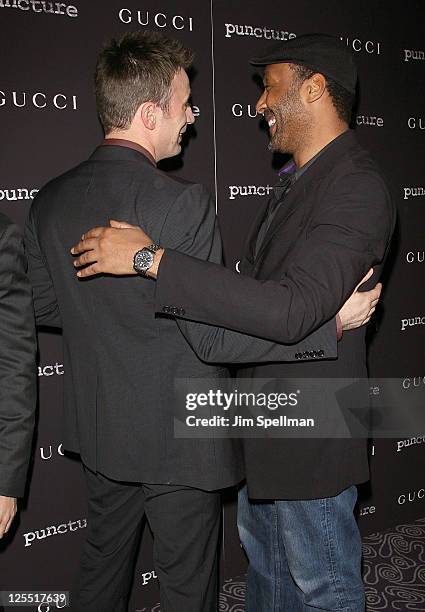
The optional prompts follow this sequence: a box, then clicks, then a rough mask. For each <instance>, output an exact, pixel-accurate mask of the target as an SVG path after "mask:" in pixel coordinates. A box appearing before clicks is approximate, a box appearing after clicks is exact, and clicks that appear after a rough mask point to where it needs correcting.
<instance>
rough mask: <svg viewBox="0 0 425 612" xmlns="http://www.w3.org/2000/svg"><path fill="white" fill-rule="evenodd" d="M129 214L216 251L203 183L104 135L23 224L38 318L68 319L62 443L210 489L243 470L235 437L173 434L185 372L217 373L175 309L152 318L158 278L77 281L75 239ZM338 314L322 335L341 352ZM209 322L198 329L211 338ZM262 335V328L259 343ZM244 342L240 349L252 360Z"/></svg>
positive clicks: (188, 247) (114, 466)
mask: <svg viewBox="0 0 425 612" xmlns="http://www.w3.org/2000/svg"><path fill="white" fill-rule="evenodd" d="M109 219H125V220H126V221H128V222H130V223H133V224H136V225H141V226H143V227H144V228H145V229H146V230H147V231H148V233H149V235H150V236H151V237H152V238H153V239H154V240H155V241H159V242H160V243H162V244H167V245H170V246H172V247H173V248H175V249H179V250H181V251H182V252H185V253H187V254H191V255H194V256H196V257H199V258H201V259H208V258H211V259H212V260H214V261H219V260H220V258H221V244H220V241H219V237H218V235H217V234H216V239H215V240H214V239H213V236H214V228H215V211H214V206H213V204H212V201H211V198H210V196H209V194H208V193H207V191H206V190H205V189H204V188H203V187H202V186H201V185H198V184H192V183H187V182H185V181H182V180H179V179H176V178H173V177H171V176H168V175H166V174H164V173H163V172H161V171H160V170H158V169H157V168H156V167H155V166H154V165H153V164H151V163H150V162H149V160H148V159H147V157H145V156H144V155H143V154H142V153H140V152H138V151H135V150H133V149H131V148H128V147H121V146H111V145H108V146H100V147H99V148H98V149H96V151H95V152H94V153H93V155H92V156H91V157H90V158H89V159H88V160H87V161H86V162H84V163H82V164H81V165H79V166H78V167H76V168H74V169H73V170H71V171H69V172H67V173H66V174H64V175H63V176H61V177H59V178H57V179H55V180H53V181H51V182H50V183H49V184H48V185H47V186H46V187H44V188H43V189H42V190H41V191H40V192H39V193H38V195H37V197H36V198H35V201H34V203H33V206H32V208H31V211H30V215H29V219H28V222H27V227H26V246H27V252H28V259H29V273H30V278H31V281H32V284H33V291H34V303H35V311H36V317H37V322H38V323H39V324H44V325H56V326H59V327H62V329H63V343H64V364H65V369H66V376H65V398H64V401H65V413H64V421H65V448H67V449H69V450H72V451H75V452H79V453H80V454H81V457H82V461H83V462H84V463H85V464H86V465H87V466H88V467H89V468H91V469H92V470H98V471H100V472H102V473H103V474H105V475H107V476H109V477H111V478H115V479H118V480H127V481H139V482H152V483H168V484H171V483H177V484H185V485H189V486H195V487H200V488H204V489H208V490H212V489H218V488H221V487H226V486H229V485H232V484H235V483H237V482H239V481H240V480H241V479H242V478H243V466H242V462H241V453H240V446H239V444H238V443H237V441H235V440H225V439H217V440H214V439H202V440H200V439H196V440H194V439H181V438H177V439H176V438H175V436H174V416H175V415H176V410H177V406H176V402H175V397H174V382H175V379H176V378H179V377H180V378H217V377H223V376H226V375H227V370H226V369H224V368H223V367H222V366H221V367H215V366H211V365H207V364H205V363H203V362H202V361H201V360H200V359H198V357H197V356H196V354H195V352H194V351H193V350H192V348H191V347H190V346H189V344H188V343H187V341H186V340H185V338H184V337H183V335H182V334H181V333H180V331H179V329H178V326H177V324H176V321H175V319H174V318H173V317H170V316H168V315H170V314H173V313H172V312H169V313H167V316H159V317H155V308H154V302H155V299H154V293H155V290H156V284H155V282H154V281H152V280H150V279H145V278H142V277H135V276H131V277H122V278H117V277H110V276H101V277H97V278H92V279H88V280H79V279H78V278H77V277H76V275H75V270H74V268H73V266H72V257H71V255H70V253H69V249H70V247H71V246H72V245H73V244H75V242H76V240H78V238H79V236H80V235H81V234H82V233H83V232H84V231H87V229H88V228H90V227H93V226H97V225H107V224H108V220H109ZM334 327H335V326H334V324H333V325H331V326H330V327H329V329H328V331H327V332H322V336H321V340H323V342H326V343H327V345H329V350H330V352H334V353H335V354H336V343H335V330H334ZM201 331H202V330H201V329H200V328H199V327H197V326H196V325H195V326H194V330H193V334H194V336H196V337H197V338H199V339H201V338H202V333H201ZM254 340H255V339H253V342H254ZM253 351H254V349H253V347H252V345H251V346H250V353H251V354H253V356H254V360H255V359H258V360H261V359H266V360H268V361H270V360H274V359H277V358H283V359H285V358H287V357H288V348H287V347H275V345H274V344H272V343H266V342H264V341H261V340H260V341H258V346H257V350H256V352H255V351H254V352H253ZM245 357H246V356H245V355H244V352H243V350H240V351H239V360H240V361H241V362H246V361H247V359H246V358H245Z"/></svg>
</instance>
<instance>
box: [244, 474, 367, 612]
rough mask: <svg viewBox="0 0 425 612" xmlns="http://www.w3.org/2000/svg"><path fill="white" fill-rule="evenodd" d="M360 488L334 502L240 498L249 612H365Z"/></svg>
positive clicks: (326, 499) (351, 489)
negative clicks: (358, 517)
mask: <svg viewBox="0 0 425 612" xmlns="http://www.w3.org/2000/svg"><path fill="white" fill-rule="evenodd" d="M356 500H357V489H356V487H354V486H353V487H349V488H348V489H346V490H345V491H343V492H342V493H340V494H339V495H336V496H335V497H328V498H324V499H313V500H302V501H281V500H279V501H275V502H266V503H263V502H255V501H254V502H251V501H249V499H248V495H247V489H246V486H245V487H243V489H241V490H240V492H239V502H238V528H239V536H240V539H241V542H242V545H243V547H244V549H245V552H246V554H247V555H248V559H249V568H248V577H247V601H246V612H307V611H309V612H312V611H313V610H315V611H318V610H332V611H335V612H336V611H338V612H363V611H364V609H365V600H364V589H363V582H362V576H361V538H360V533H359V530H358V527H357V524H356V521H355V518H354V515H353V509H354V505H355V503H356Z"/></svg>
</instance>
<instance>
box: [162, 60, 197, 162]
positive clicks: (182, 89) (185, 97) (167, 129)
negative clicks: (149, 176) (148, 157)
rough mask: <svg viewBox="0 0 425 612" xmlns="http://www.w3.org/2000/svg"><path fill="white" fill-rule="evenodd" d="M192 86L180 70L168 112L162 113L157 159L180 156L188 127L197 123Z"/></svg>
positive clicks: (175, 76)
mask: <svg viewBox="0 0 425 612" xmlns="http://www.w3.org/2000/svg"><path fill="white" fill-rule="evenodd" d="M189 98H190V84H189V79H188V76H187V74H186V72H185V71H184V70H182V69H180V70H179V71H178V72H176V74H175V75H174V78H173V80H172V83H171V97H170V103H169V107H168V109H167V110H163V111H162V112H161V118H160V125H159V130H158V141H157V144H156V154H157V155H156V158H157V160H159V159H165V158H166V157H173V156H174V155H178V154H179V153H180V151H181V141H182V137H183V134H184V132H185V131H186V127H187V125H188V124H190V123H194V122H195V118H194V116H193V113H192V107H191V106H190V103H189Z"/></svg>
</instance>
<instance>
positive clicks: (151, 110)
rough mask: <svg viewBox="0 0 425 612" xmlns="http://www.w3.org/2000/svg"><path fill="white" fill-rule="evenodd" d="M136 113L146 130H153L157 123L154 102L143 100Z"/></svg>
mask: <svg viewBox="0 0 425 612" xmlns="http://www.w3.org/2000/svg"><path fill="white" fill-rule="evenodd" d="M137 114H138V115H139V117H140V119H141V120H142V123H143V125H144V126H145V128H146V129H147V130H154V129H155V127H156V124H157V120H158V118H157V114H158V107H157V105H156V104H155V103H154V102H143V104H141V105H140V107H139V109H138V111H137Z"/></svg>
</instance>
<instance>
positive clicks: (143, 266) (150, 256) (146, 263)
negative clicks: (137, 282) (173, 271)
mask: <svg viewBox="0 0 425 612" xmlns="http://www.w3.org/2000/svg"><path fill="white" fill-rule="evenodd" d="M160 248H161V247H160V245H159V244H150V245H149V246H147V247H143V249H141V250H140V251H137V252H136V253H135V254H134V258H133V268H134V269H135V271H136V272H137V274H140V275H141V276H146V273H147V271H148V270H149V268H150V267H151V266H152V264H153V260H154V254H155V252H156V251H158V249H160Z"/></svg>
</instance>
